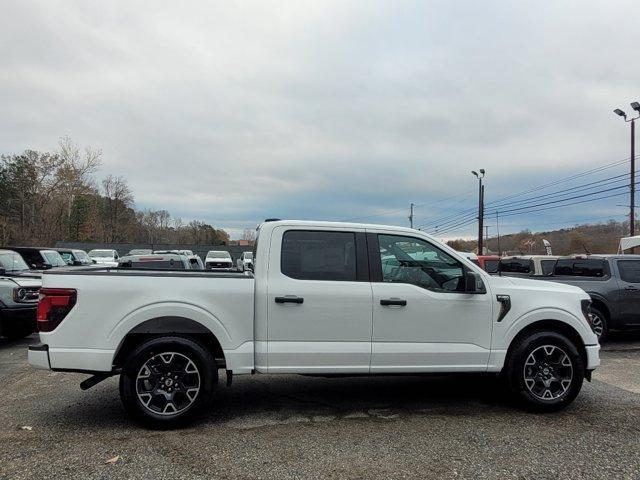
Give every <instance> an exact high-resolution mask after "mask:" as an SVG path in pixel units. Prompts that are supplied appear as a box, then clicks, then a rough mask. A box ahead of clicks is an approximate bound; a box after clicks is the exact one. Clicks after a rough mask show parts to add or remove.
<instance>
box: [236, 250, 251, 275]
mask: <svg viewBox="0 0 640 480" xmlns="http://www.w3.org/2000/svg"><path fill="white" fill-rule="evenodd" d="M236 268H237V269H238V270H239V271H241V272H246V271H248V270H252V269H253V252H242V255H240V258H239V259H238V260H236Z"/></svg>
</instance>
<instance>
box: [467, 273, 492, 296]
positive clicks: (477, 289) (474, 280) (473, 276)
mask: <svg viewBox="0 0 640 480" xmlns="http://www.w3.org/2000/svg"><path fill="white" fill-rule="evenodd" d="M464 287H465V288H464V291H465V292H466V293H477V294H482V293H487V289H486V287H485V286H484V282H483V281H482V277H481V276H480V275H479V274H478V273H476V272H474V271H472V270H467V271H466V272H465V274H464Z"/></svg>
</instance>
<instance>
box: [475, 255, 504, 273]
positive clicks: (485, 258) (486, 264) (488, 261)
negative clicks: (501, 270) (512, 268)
mask: <svg viewBox="0 0 640 480" xmlns="http://www.w3.org/2000/svg"><path fill="white" fill-rule="evenodd" d="M499 262H500V257H499V256H498V255H478V265H480V267H481V268H482V269H483V270H484V271H485V272H488V273H498V263H499Z"/></svg>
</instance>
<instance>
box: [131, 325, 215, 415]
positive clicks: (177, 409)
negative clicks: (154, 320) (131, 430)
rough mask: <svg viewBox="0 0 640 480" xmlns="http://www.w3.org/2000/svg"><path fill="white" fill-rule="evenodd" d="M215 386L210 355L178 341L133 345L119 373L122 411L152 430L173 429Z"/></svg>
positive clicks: (197, 408)
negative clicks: (159, 428) (125, 411)
mask: <svg viewBox="0 0 640 480" xmlns="http://www.w3.org/2000/svg"><path fill="white" fill-rule="evenodd" d="M217 382H218V370H217V366H216V363H215V360H214V358H213V357H212V355H211V354H210V353H209V352H208V351H207V350H206V349H205V348H204V347H202V346H201V345H200V344H199V343H197V342H194V341H193V340H191V339H188V338H183V337H160V338H154V339H151V340H149V341H147V342H145V343H143V344H141V345H140V346H139V347H137V348H136V349H135V350H134V351H133V352H132V353H131V355H130V356H129V358H128V360H127V361H126V363H125V367H124V369H123V372H122V374H121V375H120V397H121V399H122V403H123V404H124V407H125V409H126V410H127V411H128V412H129V413H130V414H132V415H133V416H134V417H136V418H137V419H138V420H141V421H142V422H144V423H146V424H148V425H150V426H154V427H162V426H167V427H169V426H177V425H179V424H183V423H185V422H187V421H188V420H190V419H192V418H193V417H194V416H195V415H197V414H198V413H200V412H201V411H202V409H203V408H205V407H206V406H207V405H209V404H210V402H211V399H212V397H213V392H214V389H215V387H216V385H217Z"/></svg>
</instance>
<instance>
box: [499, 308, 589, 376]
mask: <svg viewBox="0 0 640 480" xmlns="http://www.w3.org/2000/svg"><path fill="white" fill-rule="evenodd" d="M548 320H552V321H556V322H562V323H564V324H565V325H567V326H569V327H571V328H572V329H573V330H575V331H576V333H577V334H578V335H579V336H580V338H581V339H582V342H583V343H584V345H597V344H598V337H596V335H595V334H594V333H593V332H592V331H591V327H590V326H589V324H588V323H587V321H586V320H585V319H583V318H578V317H576V316H575V315H574V314H572V313H571V312H568V311H566V310H562V309H560V308H548V307H547V308H539V309H535V310H530V311H528V312H526V313H524V314H522V315H520V316H519V317H518V318H517V319H515V320H513V321H511V322H509V323H508V324H501V323H499V322H496V323H494V328H493V337H492V341H491V344H492V348H491V355H490V359H489V365H488V371H500V370H502V367H503V365H504V361H505V358H506V355H507V351H508V350H509V346H510V345H511V343H512V342H513V340H514V339H515V337H516V336H517V335H518V334H519V333H520V332H521V331H522V330H524V329H525V328H527V327H528V326H530V325H533V324H534V323H536V322H542V321H548Z"/></svg>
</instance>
